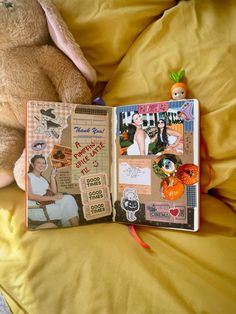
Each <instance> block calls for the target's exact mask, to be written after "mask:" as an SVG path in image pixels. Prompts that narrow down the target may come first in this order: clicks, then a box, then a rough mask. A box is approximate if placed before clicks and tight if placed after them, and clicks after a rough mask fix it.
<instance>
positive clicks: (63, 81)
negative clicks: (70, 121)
mask: <svg viewBox="0 0 236 314" xmlns="http://www.w3.org/2000/svg"><path fill="white" fill-rule="evenodd" d="M13 3H14V7H13V8H11V9H9V8H6V7H5V6H4V4H0V25H1V28H0V187H2V186H5V185H7V184H9V183H10V182H12V181H13V180H14V178H13V168H14V164H15V162H16V161H17V159H18V158H19V157H20V155H21V154H22V151H23V146H24V128H25V118H26V115H25V108H26V103H27V101H28V100H42V101H60V100H61V101H63V102H72V103H82V104H89V103H90V102H91V92H90V89H89V88H88V86H87V83H86V80H85V79H84V77H83V76H82V75H81V73H80V71H79V70H78V69H77V68H76V67H75V65H74V64H73V63H72V61H70V60H69V59H68V58H67V57H66V56H65V55H64V54H63V53H62V52H61V51H60V50H59V49H57V48H55V47H54V46H52V45H48V44H49V42H50V37H49V34H48V29H47V23H46V18H45V15H44V12H43V10H42V8H41V6H40V5H39V4H38V2H37V1H36V0H17V1H14V2H13ZM23 166H24V155H22V157H21V160H20V161H19V162H18V165H17V168H16V169H15V179H16V181H17V183H18V184H19V185H20V186H21V187H22V188H23V186H24V184H23V181H24V180H23V178H22V174H23V173H24V172H23V170H22V168H23ZM20 176H21V177H20Z"/></svg>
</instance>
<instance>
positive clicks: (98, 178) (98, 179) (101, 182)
mask: <svg viewBox="0 0 236 314" xmlns="http://www.w3.org/2000/svg"><path fill="white" fill-rule="evenodd" d="M79 184H80V189H81V191H83V190H85V189H94V188H100V187H103V186H105V185H108V181H107V175H106V174H105V173H98V174H93V175H87V176H82V177H80V179H79Z"/></svg>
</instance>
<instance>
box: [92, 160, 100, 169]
mask: <svg viewBox="0 0 236 314" xmlns="http://www.w3.org/2000/svg"><path fill="white" fill-rule="evenodd" d="M93 166H94V167H95V168H97V167H98V166H99V163H98V161H97V160H95V161H93Z"/></svg>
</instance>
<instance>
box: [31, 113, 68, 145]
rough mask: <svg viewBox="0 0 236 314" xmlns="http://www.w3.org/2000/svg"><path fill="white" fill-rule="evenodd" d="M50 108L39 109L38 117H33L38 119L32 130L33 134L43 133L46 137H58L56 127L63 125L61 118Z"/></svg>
mask: <svg viewBox="0 0 236 314" xmlns="http://www.w3.org/2000/svg"><path fill="white" fill-rule="evenodd" d="M53 110H54V109H52V108H49V109H47V110H44V109H41V110H40V113H41V115H40V117H36V116H35V117H34V118H35V119H36V120H37V121H38V126H37V127H36V129H35V130H34V133H35V134H45V135H46V137H55V138H57V139H58V138H59V133H58V129H60V128H61V127H62V125H63V120H62V119H57V118H56V116H55V114H54V113H53Z"/></svg>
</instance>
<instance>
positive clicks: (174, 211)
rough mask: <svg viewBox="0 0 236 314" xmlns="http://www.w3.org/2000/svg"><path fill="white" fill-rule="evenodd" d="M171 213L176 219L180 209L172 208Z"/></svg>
mask: <svg viewBox="0 0 236 314" xmlns="http://www.w3.org/2000/svg"><path fill="white" fill-rule="evenodd" d="M169 212H170V214H171V216H174V217H176V216H178V214H179V209H178V208H170V209H169Z"/></svg>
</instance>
